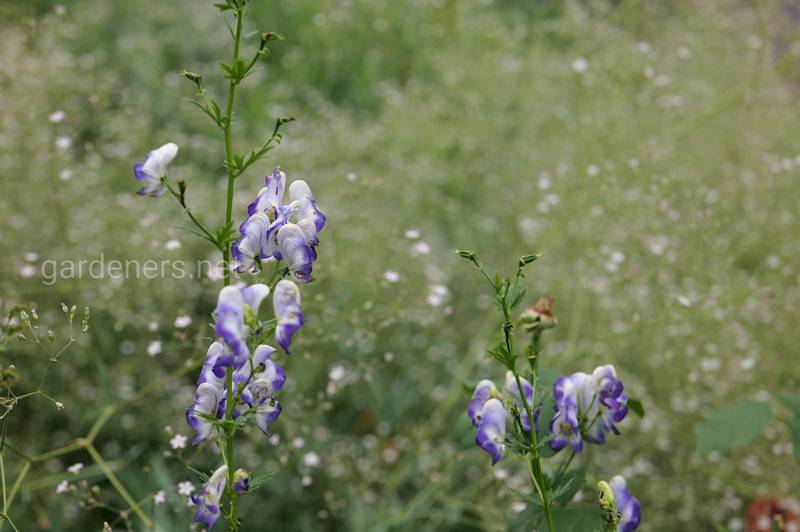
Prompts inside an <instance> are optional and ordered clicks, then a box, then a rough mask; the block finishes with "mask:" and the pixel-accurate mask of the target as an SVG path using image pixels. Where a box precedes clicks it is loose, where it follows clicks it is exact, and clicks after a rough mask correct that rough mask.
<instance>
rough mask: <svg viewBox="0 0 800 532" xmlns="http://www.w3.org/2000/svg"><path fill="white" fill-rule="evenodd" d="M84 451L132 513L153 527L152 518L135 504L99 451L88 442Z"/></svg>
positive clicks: (149, 526) (150, 527)
mask: <svg viewBox="0 0 800 532" xmlns="http://www.w3.org/2000/svg"><path fill="white" fill-rule="evenodd" d="M86 451H87V452H88V453H89V455H91V457H92V460H94V462H95V463H96V464H97V466H98V467H99V468H100V470H101V471H102V472H103V474H104V475H105V476H106V478H108V480H109V481H110V482H111V485H112V486H114V489H116V490H117V493H119V494H120V496H121V497H122V499H123V500H124V501H125V502H126V503H127V504H128V506H130V508H131V510H133V513H135V514H136V515H137V516H139V519H141V520H142V522H143V523H144V524H145V525H146V526H147V528H149V529H152V528H153V527H154V524H153V521H152V519H150V517H148V516H147V514H146V513H144V512H143V511H142V509H141V508H140V507H139V505H138V504H136V501H135V500H133V497H131V494H130V493H128V490H126V489H125V486H123V485H122V482H120V481H119V479H118V478H117V475H115V474H114V472H113V471H111V468H110V467H108V464H107V463H106V461H105V460H103V457H102V456H100V453H99V452H97V449H95V448H94V446H93V445H91V444H89V445H87V446H86Z"/></svg>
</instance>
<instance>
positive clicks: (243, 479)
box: [233, 469, 250, 493]
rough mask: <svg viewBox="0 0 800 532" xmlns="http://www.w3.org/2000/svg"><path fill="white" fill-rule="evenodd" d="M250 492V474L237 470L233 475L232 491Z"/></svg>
mask: <svg viewBox="0 0 800 532" xmlns="http://www.w3.org/2000/svg"><path fill="white" fill-rule="evenodd" d="M249 490H250V473H248V472H247V471H245V470H244V469H237V470H236V471H234V473H233V491H235V492H236V493H245V492H247V491H249Z"/></svg>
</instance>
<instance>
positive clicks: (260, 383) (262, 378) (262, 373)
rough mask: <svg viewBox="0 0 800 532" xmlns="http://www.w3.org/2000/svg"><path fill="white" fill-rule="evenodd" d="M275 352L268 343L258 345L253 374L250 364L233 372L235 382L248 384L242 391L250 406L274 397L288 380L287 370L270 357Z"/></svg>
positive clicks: (243, 399)
mask: <svg viewBox="0 0 800 532" xmlns="http://www.w3.org/2000/svg"><path fill="white" fill-rule="evenodd" d="M274 352H275V349H274V348H272V347H270V346H268V345H260V346H258V347H257V348H256V350H255V352H254V353H253V364H252V375H251V369H250V364H245V365H244V366H242V367H241V368H239V369H238V370H236V371H235V372H234V374H233V381H234V382H235V383H237V384H247V386H246V387H245V388H244V389H243V390H242V392H241V399H242V401H244V402H245V403H247V404H248V405H250V406H255V405H260V404H261V403H262V402H263V400H264V399H266V398H271V397H274V394H275V392H278V391H280V390H281V389H282V388H283V385H284V383H285V382H286V371H284V369H283V368H282V367H281V366H279V365H278V364H277V363H275V362H274V361H272V360H270V359H269V357H270V356H271V355H272V353H274ZM251 376H252V378H251ZM248 381H249V383H248Z"/></svg>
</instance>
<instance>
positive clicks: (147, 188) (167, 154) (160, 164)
mask: <svg viewBox="0 0 800 532" xmlns="http://www.w3.org/2000/svg"><path fill="white" fill-rule="evenodd" d="M177 153H178V146H177V144H174V143H172V142H168V143H166V144H164V145H163V146H161V147H160V148H156V149H155V150H153V151H151V152H150V153H148V154H147V159H145V161H144V162H143V163H136V164H134V165H133V175H134V177H136V179H137V180H138V181H141V182H142V185H143V186H142V188H141V189H139V194H140V195H142V196H151V197H157V196H160V195H161V194H163V193H164V184H163V183H162V182H161V178H162V177H164V176H166V175H167V165H168V164H169V163H171V162H172V160H173V159H174V158H175V155H177Z"/></svg>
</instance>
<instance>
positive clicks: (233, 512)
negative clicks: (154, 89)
mask: <svg viewBox="0 0 800 532" xmlns="http://www.w3.org/2000/svg"><path fill="white" fill-rule="evenodd" d="M243 10H244V6H240V7H239V8H238V9H236V11H235V12H234V13H235V16H236V30H235V31H234V35H233V60H232V61H231V65H235V64H236V62H237V61H238V60H239V43H240V41H241V37H242V11H243ZM238 82H239V80H238V79H236V78H233V77H232V78H231V80H230V84H229V85H228V101H227V104H226V106H225V128H224V131H225V167H226V169H227V171H228V190H227V200H226V203H225V227H226V228H227V227H230V225H231V222H232V220H233V182H234V180H235V179H236V174H235V173H234V167H233V141H232V139H231V127H232V125H233V101H234V98H235V96H236V85H237V84H238ZM220 244H221V246H222V262H223V268H224V278H223V282H224V285H225V286H228V285H230V284H231V264H230V263H231V247H230V245H229V244H228V242H220ZM225 384H226V387H227V394H226V397H225V419H226V420H227V421H231V420H232V419H233V401H234V397H233V368H232V367H231V366H228V368H227V369H226V372H225ZM234 433H235V427H233V426H231V425H230V424H229V425H228V426H227V427H226V429H225V448H224V449H222V452H223V453H224V454H225V463H226V464H228V482H227V483H226V488H225V491H226V492H227V494H228V500H229V501H230V512H229V515H228V518H229V522H230V529H231V531H234V532H235V531H236V530H238V528H239V521H238V518H237V504H236V503H237V500H236V492H234V491H233V473H234V470H235V468H234V467H233V436H234Z"/></svg>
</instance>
